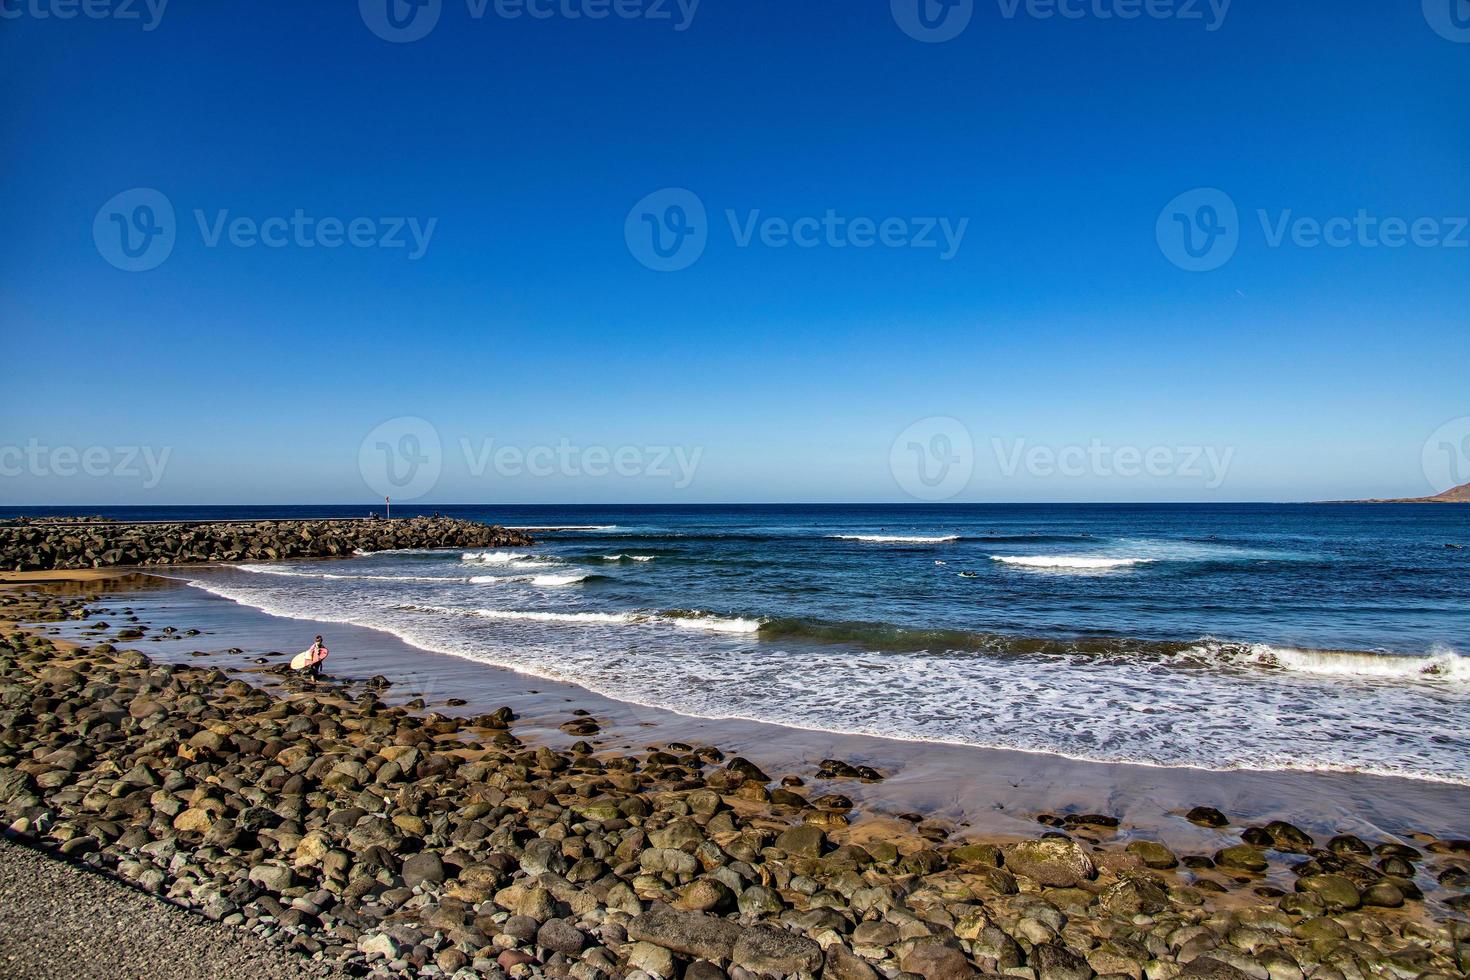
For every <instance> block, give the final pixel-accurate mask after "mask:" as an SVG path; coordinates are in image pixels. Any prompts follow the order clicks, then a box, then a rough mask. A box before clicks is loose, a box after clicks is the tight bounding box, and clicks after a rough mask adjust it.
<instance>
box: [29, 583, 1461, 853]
mask: <svg viewBox="0 0 1470 980" xmlns="http://www.w3.org/2000/svg"><path fill="white" fill-rule="evenodd" d="M136 571H137V573H138V574H137V576H136V577H135V578H133V579H131V580H130V579H129V578H128V574H127V572H126V570H108V571H107V572H106V573H105V574H103V575H101V576H100V577H98V578H92V577H91V576H87V578H88V580H89V581H87V582H85V583H84V582H80V581H78V582H73V583H72V588H75V589H77V590H79V591H78V592H77V593H76V594H90V593H92V592H93V590H95V589H97V588H98V587H99V586H102V584H103V583H105V582H107V581H109V580H122V581H124V582H126V581H132V582H133V586H132V587H133V588H138V589H139V591H137V592H129V593H128V595H129V597H131V598H132V599H134V600H136V601H133V602H132V608H133V609H134V611H135V612H136V613H138V614H139V620H140V622H139V624H138V625H140V626H142V627H144V628H145V630H147V631H148V637H147V639H146V641H143V642H147V643H148V647H147V648H145V649H149V650H150V652H151V653H153V655H154V656H162V657H164V658H166V659H168V660H170V661H172V662H176V663H196V662H201V661H200V660H198V659H196V658H195V657H194V656H193V653H194V651H195V650H196V648H199V647H203V648H204V649H205V650H207V651H210V652H209V655H208V656H207V657H206V658H204V660H203V661H202V662H204V663H208V664H210V665H214V666H221V667H222V668H224V669H226V670H227V671H240V672H242V676H245V677H246V678H247V679H250V680H251V682H252V683H260V682H261V679H266V680H267V681H268V682H269V680H270V679H271V678H273V677H274V676H275V675H274V674H272V673H271V671H272V670H273V669H275V668H277V667H278V666H279V664H280V663H281V662H283V661H284V660H285V659H288V658H289V654H290V653H292V652H294V651H295V650H296V648H297V647H300V646H302V645H304V644H305V639H303V637H306V638H309V637H310V636H312V635H315V634H318V633H322V634H325V635H328V636H333V637H335V640H334V642H332V643H329V646H332V647H333V649H334V651H336V652H334V653H333V655H332V659H331V660H330V662H329V664H328V670H329V672H330V673H331V674H332V675H333V676H338V677H342V678H345V679H356V680H359V681H362V680H366V679H368V678H370V677H374V676H377V677H382V678H386V679H387V680H388V681H390V682H391V684H392V686H391V687H389V688H387V689H386V690H384V691H383V692H382V694H383V696H384V698H385V699H386V700H387V701H388V702H389V703H396V704H402V703H405V702H408V701H410V700H414V699H416V698H417V699H421V700H424V701H426V702H428V703H429V706H430V707H433V708H434V709H435V710H438V711H440V712H442V713H444V714H448V715H458V716H471V715H473V714H475V713H477V712H480V711H489V710H493V709H494V708H496V707H498V706H500V705H501V704H510V705H511V706H512V707H513V708H514V709H515V710H516V712H517V714H518V715H519V716H521V718H522V722H521V726H522V727H521V730H523V731H524V732H525V733H526V734H527V735H528V736H529V737H531V738H533V739H535V740H538V741H540V742H543V743H544V744H547V745H550V746H552V747H555V748H561V747H564V746H565V745H567V744H569V743H570V742H571V741H572V739H571V738H569V737H568V736H567V735H566V734H565V733H564V732H562V731H561V730H560V728H559V726H560V725H561V724H562V723H564V722H565V721H566V720H567V712H568V711H569V710H572V709H582V710H588V711H591V712H592V713H593V714H594V715H596V716H597V718H598V719H599V720H600V723H601V724H602V727H603V731H602V733H601V735H600V736H599V738H598V739H597V740H595V741H596V743H597V744H599V745H607V746H608V747H611V748H617V749H621V750H632V749H634V748H636V747H637V746H638V745H639V744H641V742H642V741H643V740H647V739H650V738H653V739H658V740H662V741H686V742H688V741H705V742H708V743H710V744H715V745H719V746H721V747H729V748H731V749H732V750H733V751H737V752H739V753H741V754H743V755H745V756H747V757H750V758H752V759H754V760H756V761H757V763H758V764H760V765H761V766H762V767H763V768H766V769H768V770H770V771H773V772H787V771H789V772H791V773H793V774H796V775H800V776H802V777H803V778H806V779H811V778H812V776H813V773H814V772H815V771H816V770H817V769H818V768H819V764H820V761H821V760H822V759H825V758H834V757H835V758H838V759H841V760H845V761H848V762H850V763H852V764H858V765H868V766H871V767H873V768H875V769H878V770H879V771H880V772H882V773H883V774H884V777H885V778H884V779H883V780H881V781H877V782H872V783H867V782H860V783H857V784H855V785H853V786H851V787H850V788H849V790H848V792H849V795H851V796H852V797H853V798H854V800H856V801H857V802H858V803H859V804H860V805H863V806H867V807H871V808H874V809H876V810H878V811H880V812H884V813H887V814H896V813H902V812H912V811H920V812H923V813H925V814H926V815H930V816H934V817H936V818H940V819H944V820H947V821H949V822H951V824H952V825H953V826H954V827H956V828H960V829H961V830H962V832H973V833H1003V834H1012V835H1016V834H1025V833H1027V832H1030V831H1032V830H1033V829H1034V828H1035V826H1036V825H1037V820H1038V817H1042V816H1046V815H1065V814H1068V813H1071V814H1078V813H1099V812H1101V813H1108V814H1111V815H1113V816H1117V817H1120V818H1122V819H1123V820H1124V822H1125V823H1124V830H1123V832H1124V833H1127V834H1133V835H1151V836H1153V837H1155V838H1158V839H1162V840H1164V841H1166V842H1168V843H1171V844H1178V845H1179V846H1185V847H1205V846H1210V845H1214V844H1217V843H1218V842H1219V841H1218V837H1219V835H1217V834H1214V833H1213V832H1210V831H1207V830H1203V829H1202V828H1200V827H1198V826H1197V825H1194V824H1192V823H1190V822H1189V821H1187V820H1186V819H1184V814H1185V813H1186V812H1187V811H1188V810H1190V809H1191V808H1193V807H1195V806H1200V805H1206V806H1212V807H1215V808H1217V809H1220V810H1222V811H1224V812H1226V813H1231V814H1235V815H1238V816H1239V817H1240V818H1242V819H1248V820H1255V821H1258V822H1261V823H1266V822H1269V821H1271V820H1288V821H1292V822H1295V823H1298V824H1299V825H1301V826H1303V827H1304V828H1306V829H1308V830H1309V831H1310V832H1312V833H1315V834H1322V835H1326V836H1331V835H1333V834H1336V833H1340V832H1352V833H1361V834H1378V835H1383V834H1398V835H1403V834H1408V833H1412V832H1415V831H1425V832H1430V833H1434V834H1438V835H1440V836H1447V837H1457V836H1470V821H1467V820H1466V819H1465V817H1464V813H1465V812H1467V811H1470V787H1467V786H1464V785H1461V784H1458V783H1454V782H1448V781H1436V780H1419V779H1413V778H1409V777H1402V776H1391V775H1380V774H1371V773H1363V772H1353V771H1335V770H1305V769H1300V770H1293V769H1282V770H1251V769H1232V770H1213V769H1206V768H1201V767H1184V766H1177V767H1176V766H1160V765H1148V764H1141V763H1121V762H1099V761H1093V760H1087V759H1074V758H1070V757H1067V756H1063V755H1058V754H1053V753H1045V752H1030V751H1026V750H1022V749H1008V748H990V747H982V746H974V745H968V744H957V743H945V742H926V741H916V740H908V739H900V738H884V737H881V736H874V735H862V734H843V733H835V732H830V731H825V730H821V729H813V728H801V727H794V726H787V725H783V724H779V723H772V722H764V721H758V720H749V719H716V718H707V717H702V716H697V715H690V714H684V713H681V712H676V711H672V710H669V709H664V708H657V707H648V706H644V705H640V704H636V703H632V702H627V701H621V700H617V699H614V698H611V697H608V696H606V695H603V694H599V693H597V692H594V691H591V690H588V689H586V688H583V687H581V686H579V685H576V684H575V683H572V682H568V681H562V680H556V679H550V678H544V677H541V676H539V675H535V674H527V673H521V672H519V671H516V670H514V669H511V668H507V667H502V666H498V665H494V664H489V663H485V662H482V661H478V660H475V659H471V658H468V657H464V656H459V655H456V654H452V653H442V652H438V651H433V650H428V649H424V648H421V647H417V646H414V645H412V644H410V643H408V642H407V641H405V640H402V639H401V638H399V637H398V636H397V635H396V634H394V633H392V632H389V631H386V630H380V629H376V628H373V627H370V626H361V625H356V624H349V623H337V622H332V621H328V620H317V619H311V618H298V617H288V616H280V615H276V614H274V613H269V612H265V611H263V610H260V609H258V608H256V607H253V606H249V605H245V604H242V603H239V602H236V601H235V600H233V599H230V598H226V597H222V596H219V595H216V594H214V593H212V592H209V591H208V590H207V589H202V588H197V587H195V586H193V585H191V584H190V583H189V581H187V580H184V579H182V578H176V577H174V576H175V575H182V576H191V575H192V574H193V573H195V572H200V571H202V572H205V574H207V569H195V570H190V571H189V572H185V571H183V570H179V571H178V572H171V571H169V570H157V569H146V570H142V569H140V570H136ZM120 573H121V574H120ZM141 583H151V584H147V585H142V584H141ZM0 584H3V583H0ZM104 591H105V588H104ZM125 604H126V602H125ZM191 618H192V619H194V620H198V619H201V618H202V622H201V623H200V625H203V626H204V627H205V634H204V635H201V636H199V637H195V638H191V637H189V636H187V635H186V634H184V633H182V632H174V633H172V634H167V633H161V632H160V631H161V630H166V629H167V628H168V627H169V626H170V625H174V626H175V627H178V628H182V627H185V626H187V625H189V622H188V621H190V620H191ZM114 625H116V624H114ZM62 635H64V636H67V637H68V638H71V639H74V640H75V639H81V638H85V637H86V636H87V635H88V634H87V631H86V630H85V629H84V627H82V626H81V625H80V624H73V625H71V626H67V627H64V628H63V634H62ZM92 638H93V639H95V638H96V637H95V634H93V635H92ZM292 644H295V645H294V646H293V645H292ZM231 650H234V651H238V652H235V653H231V652H229V651H231ZM153 651H156V652H153ZM450 699H453V700H455V701H461V702H463V703H460V704H445V703H443V702H445V701H446V700H450ZM613 743H616V744H613Z"/></svg>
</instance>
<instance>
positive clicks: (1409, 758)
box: [120, 505, 1470, 784]
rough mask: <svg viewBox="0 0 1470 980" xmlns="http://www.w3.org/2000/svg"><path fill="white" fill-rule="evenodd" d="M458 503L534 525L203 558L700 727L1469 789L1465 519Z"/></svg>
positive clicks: (1316, 510)
mask: <svg viewBox="0 0 1470 980" xmlns="http://www.w3.org/2000/svg"><path fill="white" fill-rule="evenodd" d="M439 509H440V510H442V511H443V512H445V513H451V514H456V515H457V516H467V517H474V518H476V519H482V520H491V521H496V522H500V523H505V524H507V525H516V526H525V527H534V528H536V529H537V530H536V532H535V533H536V534H537V537H538V541H539V542H540V543H538V544H537V545H536V546H535V547H533V548H528V549H520V550H517V551H495V552H470V553H460V552H452V553H446V552H392V553H383V554H375V555H362V556H358V557H357V558H354V559H351V560H348V561H343V562H333V563H321V562H315V563H298V564H277V565H262V566H255V567H253V568H249V569H210V570H190V571H188V572H186V573H184V574H186V575H187V576H188V577H189V578H191V579H192V580H194V581H196V582H198V583H199V584H200V585H202V586H203V587H205V588H207V589H210V590H211V591H214V592H216V593H217V594H219V595H223V596H226V597H228V598H231V599H235V600H237V601H240V602H243V603H246V604H249V605H252V606H256V607H258V608H261V609H265V610H267V611H271V612H276V613H281V614H285V615H297V616H304V617H309V618H314V619H318V620H326V621H336V622H350V623H356V624H361V625H367V626H372V627H374V628H377V629H382V630H386V631H388V632H391V633H393V634H395V635H397V636H399V637H400V638H402V639H404V640H406V641H407V642H408V643H409V644H412V645H413V646H415V647H418V648H421V649H427V650H434V651H438V652H443V653H449V654H453V655H456V656H459V657H463V658H466V659H469V660H474V661H479V662H482V663H485V664H493V665H496V666H501V667H508V668H511V669H515V670H518V671H522V672H524V673H529V674H532V675H536V676H542V677H549V678H555V679H559V680H565V681H570V682H573V683H576V684H579V685H582V686H584V687H587V688H590V689H592V690H594V691H597V692H599V693H602V694H605V695H607V696H610V697H613V698H616V699H618V700H622V701H627V702H631V703H637V704H644V705H648V706H652V707H658V708H664V709H669V710H672V711H676V712H680V713H684V714H689V715H696V716H703V717H710V718H738V719H749V720H756V721H764V722H772V723H776V724H781V725H786V726H790V727H800V728H808V729H815V730H820V731H831V732H840V733H850V734H871V735H882V736H885V737H890V738H899V739H906V740H911V741H917V742H945V743H954V744H961V745H975V746H985V747H993V748H1008V749H1019V750H1023V751H1029V752H1045V753H1052V754H1056V755H1060V756H1066V757H1069V758H1075V759H1086V760H1092V761H1100V762H1128V763H1137V764H1144V765H1155V766H1184V767H1198V768H1204V769H1257V770H1273V769H1303V770H1324V771H1358V772H1367V773H1377V774H1385V775H1401V776H1408V777H1411V778H1416V779H1424V780H1434V781H1444V782H1453V783H1460V784H1470V761H1467V760H1470V736H1467V734H1466V732H1465V731H1464V726H1463V719H1464V718H1465V717H1466V712H1467V708H1470V672H1467V669H1466V668H1467V664H1470V661H1467V659H1466V658H1465V657H1464V655H1463V654H1464V651H1466V650H1467V649H1470V576H1467V575H1466V574H1465V572H1466V570H1467V562H1470V550H1467V549H1465V548H1464V547H1460V548H1456V547H1452V546H1454V545H1462V546H1463V545H1470V509H1466V508H1455V507H1444V508H1436V507H1428V508H1426V507H1396V506H1350V505H1348V506H1337V505H1326V506H1268V505H1255V506H1248V505H1231V506H1221V507H1205V506H1184V505H1182V506H1177V507H1160V506H1137V507H1121V506H1118V507H1109V506H1096V507H1083V506H1055V507H1036V506H1031V507H1023V506H1016V507H984V506H976V507H890V508H880V507H740V508H734V507H732V508H704V507H699V508H551V507H546V508H512V507H474V508H439ZM208 510H210V511H213V509H208ZM316 510H317V511H321V512H324V511H327V510H328V509H325V508H317V509H316ZM349 513H351V512H350V511H349ZM252 514H253V515H258V514H260V511H259V510H258V509H252ZM120 516H123V515H120ZM126 516H139V515H134V514H130V515H126ZM158 516H160V517H169V516H196V517H203V516H231V515H229V514H219V513H218V512H217V511H216V512H213V513H210V514H205V513H198V512H196V513H194V514H190V515H183V514H178V513H174V514H161V515H158ZM281 516H294V515H287V514H282V515H281ZM175 574H178V573H177V572H176V573H175Z"/></svg>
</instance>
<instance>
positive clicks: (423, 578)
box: [235, 565, 465, 583]
mask: <svg viewBox="0 0 1470 980" xmlns="http://www.w3.org/2000/svg"><path fill="white" fill-rule="evenodd" d="M235 567H236V568H238V569H239V570H240V571H242V572H250V573H251V574H253V575H275V576H279V577H281V578H319V579H335V580H337V581H345V582H353V581H355V582H446V583H449V582H464V581H465V579H463V578H460V577H458V576H449V575H342V574H339V573H336V572H303V571H298V570H297V569H294V568H277V567H275V566H273V565H237V566H235Z"/></svg>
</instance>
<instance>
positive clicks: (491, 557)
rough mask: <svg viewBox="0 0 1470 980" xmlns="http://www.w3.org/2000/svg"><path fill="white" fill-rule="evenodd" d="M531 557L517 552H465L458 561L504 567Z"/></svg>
mask: <svg viewBox="0 0 1470 980" xmlns="http://www.w3.org/2000/svg"><path fill="white" fill-rule="evenodd" d="M530 557H531V556H530V555H526V554H522V553H521V552H519V551H466V552H465V553H464V554H462V555H460V556H459V560H460V561H468V562H478V563H479V564H481V565H506V564H509V563H510V562H513V561H526V560H527V559H529V558H530Z"/></svg>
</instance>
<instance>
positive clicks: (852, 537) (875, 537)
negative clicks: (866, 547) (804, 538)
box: [827, 534, 960, 544]
mask: <svg viewBox="0 0 1470 980" xmlns="http://www.w3.org/2000/svg"><path fill="white" fill-rule="evenodd" d="M827 537H829V538H832V539H834V540H837V541H863V542H866V543H868V544H944V543H945V542H946V541H958V540H959V539H960V536H959V535H958V534H944V535H922V534H829V535H827Z"/></svg>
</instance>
